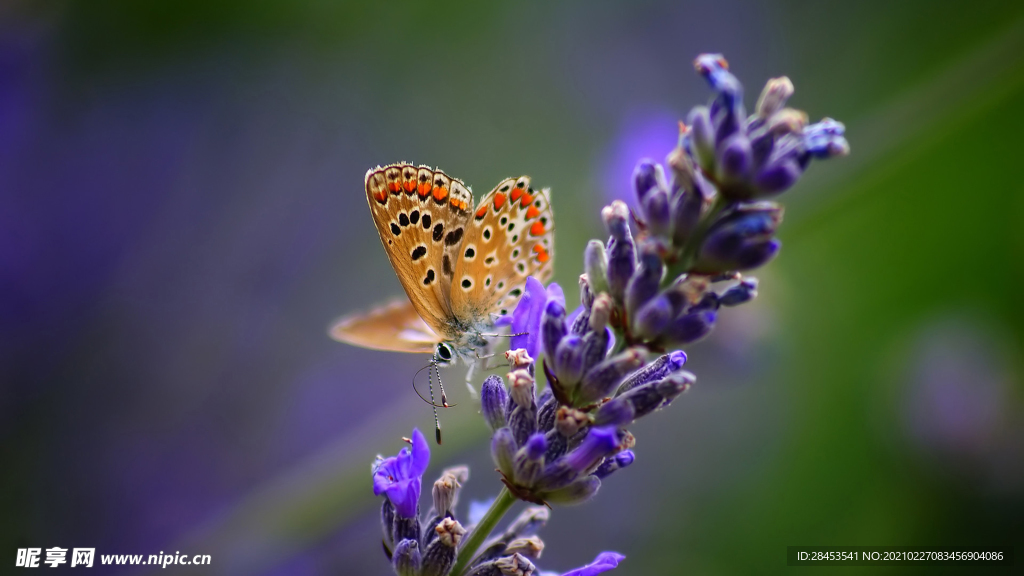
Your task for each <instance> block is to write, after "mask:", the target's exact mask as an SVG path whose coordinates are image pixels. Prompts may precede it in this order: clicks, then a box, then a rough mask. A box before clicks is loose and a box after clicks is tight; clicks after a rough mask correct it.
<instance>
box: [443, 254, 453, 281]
mask: <svg viewBox="0 0 1024 576" xmlns="http://www.w3.org/2000/svg"><path fill="white" fill-rule="evenodd" d="M441 268H442V270H443V271H444V275H445V276H451V275H452V274H454V273H455V272H454V271H452V260H451V258H449V257H448V255H447V254H445V255H444V258H441Z"/></svg>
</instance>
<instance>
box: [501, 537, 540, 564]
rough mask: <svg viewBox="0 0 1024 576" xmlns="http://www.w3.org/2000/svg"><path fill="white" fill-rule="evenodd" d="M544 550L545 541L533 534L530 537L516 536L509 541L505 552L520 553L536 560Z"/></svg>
mask: <svg viewBox="0 0 1024 576" xmlns="http://www.w3.org/2000/svg"><path fill="white" fill-rule="evenodd" d="M542 552H544V541H543V540H541V539H540V538H538V537H536V536H532V537H530V538H516V539H515V540H513V541H511V542H509V543H508V546H507V547H506V548H505V552H504V554H520V555H522V556H525V557H527V558H529V559H530V560H536V559H537V558H540V555H541V553H542Z"/></svg>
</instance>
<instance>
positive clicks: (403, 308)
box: [330, 299, 441, 354]
mask: <svg viewBox="0 0 1024 576" xmlns="http://www.w3.org/2000/svg"><path fill="white" fill-rule="evenodd" d="M330 335H331V338H334V339H335V340H337V341H339V342H344V343H346V344H352V345H355V346H361V347H363V348H372V349H374V350H388V351H391V352H416V353H424V354H429V353H432V352H433V351H434V348H435V347H436V346H437V344H438V343H439V342H440V341H441V338H440V337H438V335H437V333H435V332H434V331H433V330H431V329H430V327H429V326H427V324H426V322H424V321H423V318H421V317H420V315H419V313H418V312H416V309H415V308H413V307H412V304H411V303H410V302H409V300H405V299H403V300H395V301H392V302H389V303H388V304H385V305H383V306H379V307H377V308H374V309H373V310H370V311H369V312H367V313H365V314H352V315H349V316H345V317H343V318H340V319H339V320H338V321H336V322H335V323H334V325H332V326H331V329H330Z"/></svg>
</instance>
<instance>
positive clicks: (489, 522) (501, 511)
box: [449, 486, 516, 576]
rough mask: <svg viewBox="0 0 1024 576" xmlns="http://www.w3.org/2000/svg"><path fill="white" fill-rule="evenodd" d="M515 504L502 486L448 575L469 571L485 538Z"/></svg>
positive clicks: (514, 499)
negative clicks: (470, 564)
mask: <svg viewBox="0 0 1024 576" xmlns="http://www.w3.org/2000/svg"><path fill="white" fill-rule="evenodd" d="M515 502H516V497H515V496H513V495H512V493H511V492H509V491H508V488H507V487H505V486H502V487H501V492H499V493H498V497H497V498H495V499H494V503H493V504H491V507H490V508H489V509H488V510H487V513H486V514H484V517H483V518H482V519H481V520H480V523H479V524H477V525H476V527H475V528H473V532H472V533H471V534H470V535H469V538H468V539H466V543H465V544H463V545H462V546H461V547H460V548H459V556H458V558H456V559H455V566H454V567H452V571H451V572H449V574H451V575H452V576H462V574H463V573H464V572H466V571H467V570H468V569H469V563H470V562H471V561H472V560H473V557H474V556H476V551H477V549H478V548H480V545H481V544H483V543H484V540H487V537H488V536H490V535H491V532H493V531H494V527H495V526H497V525H498V522H499V521H500V520H501V518H502V517H503V516H505V513H507V512H508V510H509V508H511V507H512V505H513V504H515Z"/></svg>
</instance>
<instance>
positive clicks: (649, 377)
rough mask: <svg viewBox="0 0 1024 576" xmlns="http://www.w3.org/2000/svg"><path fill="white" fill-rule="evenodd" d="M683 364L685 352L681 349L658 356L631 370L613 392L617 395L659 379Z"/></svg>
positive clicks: (677, 369) (675, 370) (681, 367)
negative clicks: (637, 368)
mask: <svg viewBox="0 0 1024 576" xmlns="http://www.w3.org/2000/svg"><path fill="white" fill-rule="evenodd" d="M684 364H686V353H685V352H683V351H682V350H676V351H674V352H670V353H668V354H665V355H664V356H659V357H658V359H657V360H655V361H654V362H651V363H650V364H648V365H647V366H644V367H643V368H641V369H639V370H637V371H636V372H633V373H632V374H630V375H629V376H628V377H627V378H626V379H625V380H623V381H622V384H621V385H619V389H618V390H616V392H615V394H616V395H619V394H622V393H624V392H628V391H629V390H632V389H633V388H636V387H637V386H643V385H644V384H647V383H648V382H654V381H655V380H661V379H662V378H664V377H666V376H668V375H669V374H672V373H673V372H677V371H679V370H682V369H683V365H684Z"/></svg>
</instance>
